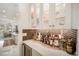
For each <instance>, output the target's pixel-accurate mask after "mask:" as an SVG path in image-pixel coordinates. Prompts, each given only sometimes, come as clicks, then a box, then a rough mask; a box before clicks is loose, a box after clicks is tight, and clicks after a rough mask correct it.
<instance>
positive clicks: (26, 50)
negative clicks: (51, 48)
mask: <svg viewBox="0 0 79 59" xmlns="http://www.w3.org/2000/svg"><path fill="white" fill-rule="evenodd" d="M23 56H41V55H40V54H39V53H38V52H37V51H36V50H34V49H32V48H31V47H29V46H28V45H26V44H23Z"/></svg>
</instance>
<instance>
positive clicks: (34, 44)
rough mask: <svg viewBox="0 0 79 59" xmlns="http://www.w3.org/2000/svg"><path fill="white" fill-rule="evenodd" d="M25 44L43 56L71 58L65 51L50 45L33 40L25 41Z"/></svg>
mask: <svg viewBox="0 0 79 59" xmlns="http://www.w3.org/2000/svg"><path fill="white" fill-rule="evenodd" d="M23 43H25V44H26V45H28V46H29V47H31V48H32V49H34V50H36V51H37V52H38V53H39V54H41V55H42V56H71V55H70V54H68V53H67V52H65V51H63V50H59V49H55V48H52V47H51V46H49V45H46V44H43V43H42V42H40V41H35V40H33V39H31V40H26V41H23Z"/></svg>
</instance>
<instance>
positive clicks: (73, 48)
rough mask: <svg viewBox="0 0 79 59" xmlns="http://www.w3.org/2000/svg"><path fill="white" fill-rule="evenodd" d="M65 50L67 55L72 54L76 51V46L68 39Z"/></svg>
mask: <svg viewBox="0 0 79 59" xmlns="http://www.w3.org/2000/svg"><path fill="white" fill-rule="evenodd" d="M66 48H67V49H66V51H67V52H68V53H69V54H74V52H75V51H76V44H75V42H74V41H73V39H72V38H69V39H68V41H67V46H66Z"/></svg>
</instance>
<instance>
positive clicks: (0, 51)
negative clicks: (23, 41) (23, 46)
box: [0, 46, 19, 56]
mask: <svg viewBox="0 0 79 59" xmlns="http://www.w3.org/2000/svg"><path fill="white" fill-rule="evenodd" d="M18 55H19V54H18V47H17V46H7V47H2V48H0V56H18Z"/></svg>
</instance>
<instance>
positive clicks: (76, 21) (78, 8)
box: [71, 3, 79, 55]
mask: <svg viewBox="0 0 79 59" xmlns="http://www.w3.org/2000/svg"><path fill="white" fill-rule="evenodd" d="M71 5H72V6H71V11H72V13H71V15H72V16H71V19H72V21H71V22H72V28H73V29H78V33H77V55H79V3H74V4H71Z"/></svg>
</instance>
